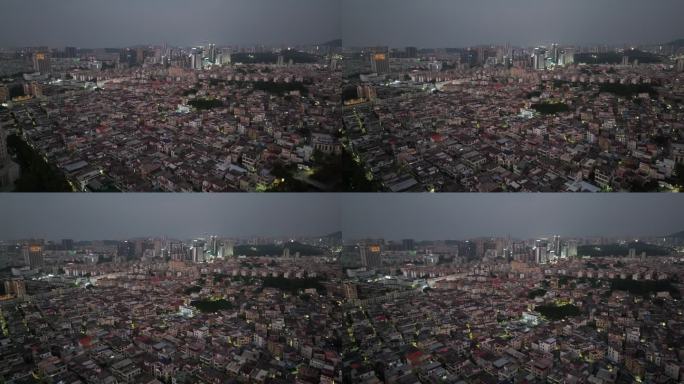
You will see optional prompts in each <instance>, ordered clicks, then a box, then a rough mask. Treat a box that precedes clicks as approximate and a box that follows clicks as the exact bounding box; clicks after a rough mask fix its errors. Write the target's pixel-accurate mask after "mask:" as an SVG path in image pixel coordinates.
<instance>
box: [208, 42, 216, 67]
mask: <svg viewBox="0 0 684 384" xmlns="http://www.w3.org/2000/svg"><path fill="white" fill-rule="evenodd" d="M209 62H210V63H212V64H216V45H215V44H209Z"/></svg>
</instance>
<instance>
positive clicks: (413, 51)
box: [406, 47, 418, 58]
mask: <svg viewBox="0 0 684 384" xmlns="http://www.w3.org/2000/svg"><path fill="white" fill-rule="evenodd" d="M406 57H408V58H415V57H418V48H416V47H406Z"/></svg>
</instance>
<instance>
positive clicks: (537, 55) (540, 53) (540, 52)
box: [532, 47, 546, 70]
mask: <svg viewBox="0 0 684 384" xmlns="http://www.w3.org/2000/svg"><path fill="white" fill-rule="evenodd" d="M532 58H533V60H534V64H533V65H534V69H536V70H544V69H546V48H544V47H537V48H535V49H534V54H533V56H532Z"/></svg>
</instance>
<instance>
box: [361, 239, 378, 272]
mask: <svg viewBox="0 0 684 384" xmlns="http://www.w3.org/2000/svg"><path fill="white" fill-rule="evenodd" d="M359 253H360V256H361V265H362V266H364V267H366V268H368V269H376V268H380V267H381V266H382V259H381V258H380V246H379V245H368V246H362V247H359Z"/></svg>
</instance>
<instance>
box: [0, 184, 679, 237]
mask: <svg viewBox="0 0 684 384" xmlns="http://www.w3.org/2000/svg"><path fill="white" fill-rule="evenodd" d="M681 212H684V198H682V197H681V195H678V194H560V193H558V194H527V193H524V194H152V193H146V194H79V193H74V194H56V193H51V194H0V213H1V215H0V239H17V238H29V237H39V238H48V239H61V238H74V239H82V240H92V239H124V238H130V237H138V236H163V235H166V236H170V237H177V238H183V239H185V238H191V237H193V236H206V235H211V234H216V235H225V236H231V237H232V236H236V237H243V236H278V237H281V236H282V237H286V236H297V235H305V236H317V235H324V234H327V233H331V232H334V231H337V230H342V231H343V233H344V236H345V237H347V238H362V237H384V238H387V239H401V238H409V237H411V238H416V239H430V240H438V239H467V238H472V237H478V236H505V235H509V234H510V235H511V236H513V237H519V238H533V237H538V236H548V235H553V234H559V235H562V236H594V235H596V236H630V235H647V236H648V235H666V234H670V233H673V232H677V231H681V230H684V217H682V215H681Z"/></svg>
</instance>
